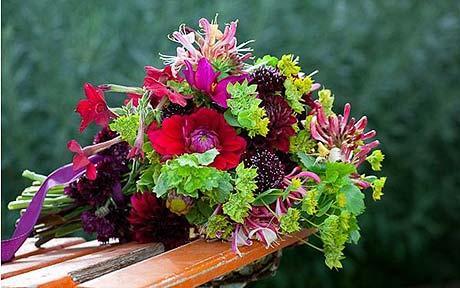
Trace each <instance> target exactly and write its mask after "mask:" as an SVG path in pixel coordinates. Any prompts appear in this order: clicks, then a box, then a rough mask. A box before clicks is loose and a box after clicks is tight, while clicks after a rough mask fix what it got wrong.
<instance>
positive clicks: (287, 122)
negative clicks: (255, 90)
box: [262, 95, 297, 152]
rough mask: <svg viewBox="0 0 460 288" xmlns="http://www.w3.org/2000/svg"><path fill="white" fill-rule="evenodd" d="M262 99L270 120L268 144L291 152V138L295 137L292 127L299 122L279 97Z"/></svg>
mask: <svg viewBox="0 0 460 288" xmlns="http://www.w3.org/2000/svg"><path fill="white" fill-rule="evenodd" d="M262 99H263V102H262V105H263V107H264V108H265V110H266V111H267V116H268V118H269V119H270V123H269V124H268V129H269V132H268V135H267V138H266V140H267V142H268V144H269V145H270V146H271V147H274V148H276V149H278V150H281V151H283V152H289V138H290V137H291V136H293V135H295V130H294V128H292V125H294V124H295V123H296V122H297V119H296V118H295V117H294V116H293V111H292V109H291V107H290V106H289V104H288V103H287V102H286V100H284V98H283V97H282V96H279V95H265V96H262Z"/></svg>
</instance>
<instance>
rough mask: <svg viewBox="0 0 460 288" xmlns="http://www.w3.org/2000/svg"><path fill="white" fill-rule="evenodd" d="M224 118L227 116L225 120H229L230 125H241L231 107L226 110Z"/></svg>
mask: <svg viewBox="0 0 460 288" xmlns="http://www.w3.org/2000/svg"><path fill="white" fill-rule="evenodd" d="M224 118H225V121H227V123H228V124H229V125H230V126H233V127H241V125H240V123H238V120H237V119H236V117H235V116H233V114H232V111H231V110H230V109H227V110H226V111H225V112H224Z"/></svg>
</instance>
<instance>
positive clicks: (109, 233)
mask: <svg viewBox="0 0 460 288" xmlns="http://www.w3.org/2000/svg"><path fill="white" fill-rule="evenodd" d="M80 219H81V223H82V226H83V230H84V231H85V232H87V233H96V235H97V236H96V237H97V240H99V241H100V242H109V240H110V238H115V237H116V233H115V231H116V230H115V225H114V224H113V223H111V222H110V221H109V220H108V219H106V218H105V217H98V216H97V215H96V214H95V213H94V212H91V211H85V212H83V213H82V214H81V218H80Z"/></svg>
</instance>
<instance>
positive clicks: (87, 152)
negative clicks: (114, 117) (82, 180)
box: [67, 136, 122, 180]
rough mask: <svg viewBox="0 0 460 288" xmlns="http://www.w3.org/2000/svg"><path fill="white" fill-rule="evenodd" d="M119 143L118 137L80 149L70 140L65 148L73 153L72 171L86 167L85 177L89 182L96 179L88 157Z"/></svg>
mask: <svg viewBox="0 0 460 288" xmlns="http://www.w3.org/2000/svg"><path fill="white" fill-rule="evenodd" d="M121 141H122V140H121V137H120V136H118V137H116V138H113V139H111V140H109V141H106V142H102V143H98V144H94V145H91V146H86V147H85V148H82V147H81V145H80V144H78V142H77V141H76V140H70V141H69V142H68V143H67V148H68V149H69V151H71V152H73V153H75V155H74V157H73V161H72V163H73V165H72V168H73V170H74V171H76V170H78V169H81V168H83V167H86V177H87V178H88V179H89V180H94V179H96V166H95V165H94V164H93V163H92V162H91V161H90V160H89V157H90V156H92V155H94V154H96V153H98V152H101V151H103V150H105V149H107V148H109V147H111V146H112V145H115V144H117V143H120V142H121Z"/></svg>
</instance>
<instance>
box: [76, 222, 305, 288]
mask: <svg viewBox="0 0 460 288" xmlns="http://www.w3.org/2000/svg"><path fill="white" fill-rule="evenodd" d="M312 232H313V231H312V230H303V231H300V232H298V233H295V234H293V235H291V236H286V237H284V238H283V239H281V240H280V241H278V243H277V244H276V245H273V246H272V247H269V248H266V247H265V246H264V245H263V244H261V243H260V242H258V241H254V244H253V245H252V246H249V247H248V246H246V247H241V249H240V251H241V253H242V256H241V257H239V256H238V255H236V254H235V253H234V252H233V251H232V250H231V247H230V243H228V242H213V243H207V242H205V241H204V240H197V241H194V242H192V243H189V244H187V245H184V246H181V247H179V248H176V249H174V250H171V251H168V252H166V253H163V254H161V255H158V256H156V257H153V258H150V259H147V260H145V261H142V262H139V263H137V264H134V265H131V266H128V267H126V268H124V269H121V270H119V271H115V272H112V273H109V274H106V275H104V276H102V277H99V278H96V279H94V280H91V281H88V282H84V283H83V284H80V285H79V286H78V287H80V288H96V287H97V288H104V287H107V288H112V287H119V285H120V283H124V285H123V287H132V288H140V287H195V286H198V285H201V284H204V283H206V282H208V281H210V280H212V279H214V278H216V277H219V276H222V275H225V274H227V273H229V272H231V271H233V270H235V269H237V268H240V267H242V266H245V265H247V264H249V263H251V262H253V261H255V260H257V259H260V258H262V257H264V256H266V255H268V254H270V253H273V252H274V251H277V250H279V249H282V248H284V247H286V246H289V245H292V244H294V243H296V242H298V241H299V240H300V239H304V238H306V237H307V236H308V235H310V234H311V233H312Z"/></svg>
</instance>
